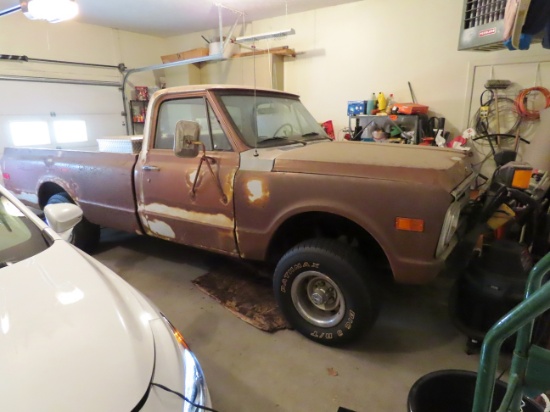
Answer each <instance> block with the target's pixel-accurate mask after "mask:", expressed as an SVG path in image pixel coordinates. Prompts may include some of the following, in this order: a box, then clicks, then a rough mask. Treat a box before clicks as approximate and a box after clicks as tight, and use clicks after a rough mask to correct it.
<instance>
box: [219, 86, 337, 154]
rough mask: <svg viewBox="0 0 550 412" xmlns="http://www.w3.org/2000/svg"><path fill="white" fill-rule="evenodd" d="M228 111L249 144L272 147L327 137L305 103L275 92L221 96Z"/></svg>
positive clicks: (251, 145) (305, 142)
mask: <svg viewBox="0 0 550 412" xmlns="http://www.w3.org/2000/svg"><path fill="white" fill-rule="evenodd" d="M220 98H221V100H222V102H223V104H224V105H225V108H226V110H227V113H228V114H229V116H230V117H231V119H232V120H233V123H234V124H235V127H236V128H237V129H238V130H239V132H240V134H241V137H242V139H243V140H244V141H245V143H246V144H247V145H248V146H250V147H258V148H260V147H273V146H282V145H288V144H295V143H301V144H307V142H311V141H314V140H325V139H326V140H330V138H329V137H328V136H327V134H326V133H325V131H324V130H323V128H322V127H321V126H320V125H319V123H317V121H316V120H315V119H314V118H313V116H312V115H311V114H310V113H309V112H308V110H307V109H306V108H305V107H304V105H303V104H302V103H301V102H300V101H299V100H298V99H293V98H291V97H285V96H277V95H274V94H261V93H258V94H256V95H253V94H250V95H230V94H221V96H220Z"/></svg>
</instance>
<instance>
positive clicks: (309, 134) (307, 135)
mask: <svg viewBox="0 0 550 412" xmlns="http://www.w3.org/2000/svg"><path fill="white" fill-rule="evenodd" d="M312 136H319V133H317V132H308V133H304V134H303V135H302V137H312ZM321 139H328V140H332V139H331V138H330V137H328V136H321V137H320V138H319V139H311V140H321Z"/></svg>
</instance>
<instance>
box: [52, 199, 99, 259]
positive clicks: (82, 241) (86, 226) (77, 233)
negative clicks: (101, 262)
mask: <svg viewBox="0 0 550 412" xmlns="http://www.w3.org/2000/svg"><path fill="white" fill-rule="evenodd" d="M57 203H73V204H74V202H73V200H72V199H71V197H70V196H69V195H68V194H67V193H65V192H61V193H56V194H55V195H53V196H52V197H50V198H49V199H48V202H47V205H53V204H57ZM99 235H100V227H99V226H98V225H96V224H94V223H90V222H89V221H88V220H87V219H86V218H85V217H82V220H81V221H80V223H79V224H78V225H76V226H75V227H74V229H73V233H72V238H71V243H72V244H73V245H75V246H76V247H77V248H79V249H81V250H83V251H84V252H86V253H92V252H94V251H95V250H96V249H97V246H98V244H99Z"/></svg>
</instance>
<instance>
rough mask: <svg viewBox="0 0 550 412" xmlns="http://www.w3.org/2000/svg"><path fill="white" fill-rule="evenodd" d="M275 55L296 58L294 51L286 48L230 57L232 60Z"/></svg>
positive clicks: (250, 52)
mask: <svg viewBox="0 0 550 412" xmlns="http://www.w3.org/2000/svg"><path fill="white" fill-rule="evenodd" d="M267 53H271V54H276V55H278V56H287V57H296V51H295V50H294V49H289V48H288V46H282V47H274V48H272V49H257V50H252V51H248V52H244V53H237V54H234V55H233V56H231V57H232V58H238V57H249V56H258V55H260V54H267Z"/></svg>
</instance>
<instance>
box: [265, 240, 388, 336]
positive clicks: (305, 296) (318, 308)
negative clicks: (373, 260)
mask: <svg viewBox="0 0 550 412" xmlns="http://www.w3.org/2000/svg"><path fill="white" fill-rule="evenodd" d="M273 289H274V292H275V298H276V300H277V303H278V305H279V308H280V309H281V311H282V312H283V314H284V315H285V317H286V319H287V321H288V322H289V323H290V325H291V326H292V327H293V328H294V329H296V330H297V331H298V332H300V333H301V334H302V335H304V336H305V337H307V338H308V339H311V340H313V341H315V342H318V343H322V344H323V345H328V346H337V345H342V344H344V343H348V342H351V341H352V340H354V339H357V338H358V337H360V336H361V335H362V334H363V333H365V332H367V331H368V330H369V329H370V328H371V327H372V325H373V324H374V321H375V320H376V318H377V316H378V312H379V307H380V304H379V301H378V294H377V291H376V289H377V285H376V283H375V282H374V280H373V279H371V274H370V271H369V268H368V266H367V265H366V263H365V261H364V260H363V258H361V256H360V255H359V254H358V253H357V252H356V251H355V250H354V249H353V248H351V247H349V246H347V245H346V244H343V243H341V242H338V241H335V240H330V239H312V240H307V241H305V242H302V243H300V244H298V245H297V246H295V247H294V248H292V249H291V250H289V251H288V252H287V253H286V254H285V255H284V256H283V257H282V259H281V260H280V261H279V263H278V264H277V267H276V269H275V274H274V277H273Z"/></svg>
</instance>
